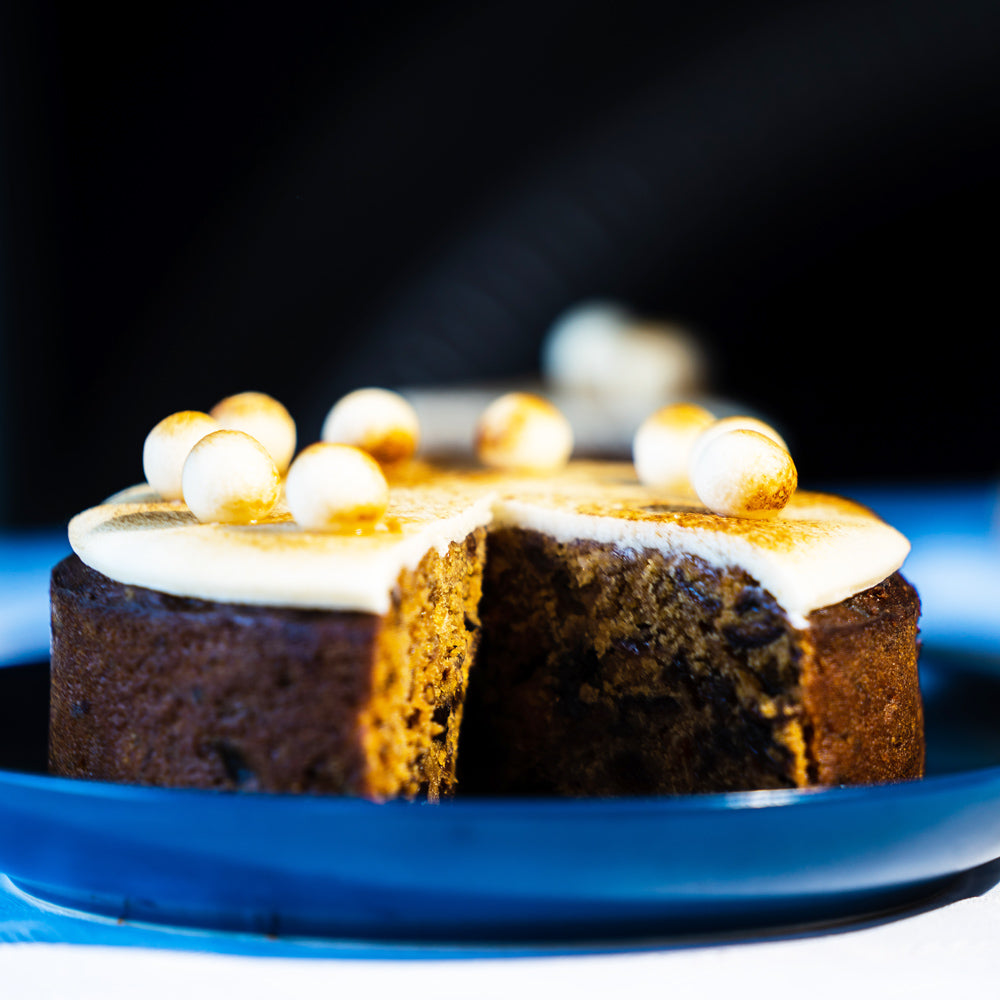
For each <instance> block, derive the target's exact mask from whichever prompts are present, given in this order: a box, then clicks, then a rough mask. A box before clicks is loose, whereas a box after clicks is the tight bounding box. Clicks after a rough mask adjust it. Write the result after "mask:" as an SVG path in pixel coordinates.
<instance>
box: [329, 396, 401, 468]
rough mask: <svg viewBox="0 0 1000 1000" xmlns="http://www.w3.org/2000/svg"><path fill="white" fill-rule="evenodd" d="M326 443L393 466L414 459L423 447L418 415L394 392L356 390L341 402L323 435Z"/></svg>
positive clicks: (330, 413)
mask: <svg viewBox="0 0 1000 1000" xmlns="http://www.w3.org/2000/svg"><path fill="white" fill-rule="evenodd" d="M320 437H321V438H322V440H323V441H328V442H331V443H333V444H349V445H353V446H354V447H356V448H361V449H362V450H363V451H366V452H368V454H369V455H371V456H372V458H374V459H375V461H376V462H379V463H381V464H382V465H392V464H394V463H396V462H402V461H405V460H406V459H408V458H412V457H413V455H414V454H415V453H416V450H417V447H418V445H419V444H420V421H419V419H418V417H417V411H416V410H415V409H414V408H413V406H412V405H411V404H410V402H409V401H408V400H406V399H404V398H403V397H402V396H401V395H400V394H399V393H398V392H393V391H392V390H390V389H377V388H372V389H356V390H355V391H354V392H349V393H348V394H347V395H346V396H344V397H343V398H342V399H340V400H338V401H337V402H336V403H335V404H334V405H333V407H332V408H331V410H330V412H329V413H328V414H327V416H326V419H325V420H324V421H323V429H322V431H321V433H320Z"/></svg>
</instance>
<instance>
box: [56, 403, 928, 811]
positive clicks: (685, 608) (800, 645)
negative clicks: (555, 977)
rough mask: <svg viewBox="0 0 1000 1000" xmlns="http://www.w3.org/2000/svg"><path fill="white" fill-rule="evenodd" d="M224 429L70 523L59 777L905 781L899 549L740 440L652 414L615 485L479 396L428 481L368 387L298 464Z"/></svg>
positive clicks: (266, 407)
mask: <svg viewBox="0 0 1000 1000" xmlns="http://www.w3.org/2000/svg"><path fill="white" fill-rule="evenodd" d="M233 399H235V400H236V402H233ZM224 402H226V404H227V405H226V406H222V404H220V407H217V408H216V409H214V410H213V411H211V412H209V413H193V412H192V411H184V412H183V413H181V414H174V415H172V416H171V418H168V419H167V420H166V421H164V422H162V423H161V425H158V426H157V428H154V431H153V432H151V433H150V435H149V437H148V438H147V441H146V449H145V452H144V469H145V472H146V479H147V482H146V483H144V484H141V485H139V486H136V487H132V488H130V489H127V490H125V491H123V492H122V493H119V494H117V495H115V496H113V497H111V498H110V499H109V500H107V501H106V502H104V503H102V504H100V505H99V506H96V507H94V508H92V509H90V510H87V511H84V512H83V513H81V514H79V515H77V516H76V517H75V518H73V519H72V521H71V522H70V526H69V537H70V542H71V545H72V548H73V550H74V551H73V554H72V555H71V556H69V557H68V558H67V559H66V560H64V561H63V562H62V563H60V564H59V565H58V566H56V567H55V569H54V571H53V574H52V671H51V678H52V685H51V690H52V700H51V727H50V766H51V770H52V771H53V772H54V773H57V774H61V775H67V776H74V777H80V778H91V779H101V780H109V781H118V782H135V783H142V784H153V785H163V786H172V787H199V788H215V789H243V790H261V791H279V792H315V793H331V794H343V795H354V796H361V797H365V798H368V799H372V800H376V801H384V800H388V799H394V798H407V799H413V798H428V799H430V800H436V799H439V798H442V797H447V796H450V795H454V794H470V795H556V796H617V795H650V794H664V793H694V792H709V791H725V790H741V789H758V788H779V787H806V786H813V785H835V784H859V783H876V782H888V781H898V780H905V779H912V778H917V777H919V776H920V775H921V774H922V771H923V757H924V742H923V719H922V708H921V698H920V691H919V686H918V679H917V649H918V617H919V599H918V596H917V594H916V592H915V591H914V589H913V588H912V587H911V586H910V585H909V584H908V583H907V582H906V581H905V579H904V578H903V577H902V576H901V575H900V573H899V570H900V567H901V566H902V564H903V561H904V559H905V557H906V555H907V553H908V550H909V545H908V542H907V541H906V539H905V538H904V537H903V536H902V535H901V534H900V533H899V532H898V531H896V530H895V529H894V528H892V527H891V526H889V525H887V524H886V523H884V522H883V521H882V520H881V519H880V518H878V517H877V516H876V515H875V514H874V513H873V512H872V511H870V510H868V509H867V508H865V507H862V506H860V505H858V504H856V503H854V502H852V501H850V500H847V499H843V498H839V497H834V496H830V495H824V494H819V493H812V492H808V491H805V490H800V489H798V484H797V473H796V470H795V467H794V463H792V461H791V456H790V455H789V453H788V450H787V446H786V445H785V443H784V442H783V441H782V440H781V438H780V436H779V435H777V434H776V432H774V431H773V429H771V428H768V427H767V425H761V424H760V423H759V421H754V420H752V419H750V418H725V419H723V420H716V419H714V418H713V417H712V415H711V414H708V413H705V412H704V411H701V410H700V409H699V408H696V407H690V406H684V405H679V406H674V407H668V408H665V409H664V410H663V411H660V412H658V413H657V414H654V415H653V416H652V417H651V418H650V420H649V421H647V422H646V424H644V425H643V427H642V428H640V431H639V432H638V433H637V434H636V439H635V451H634V461H633V462H599V461H585V460H573V459H570V457H569V456H570V452H571V450H572V431H571V430H570V428H569V427H568V425H567V424H566V422H565V421H564V419H563V418H562V417H561V415H560V414H559V413H558V411H556V410H554V409H553V408H552V407H551V405H550V404H548V403H547V402H546V401H545V400H543V399H539V398H536V397H530V398H528V397H518V398H514V399H511V398H504V399H502V400H498V401H497V403H496V405H495V406H491V407H490V408H489V411H488V412H486V413H484V414H483V417H482V420H481V421H480V424H479V426H478V427H477V428H476V441H477V451H476V456H477V457H476V458H474V459H473V460H470V461H467V462H465V463H464V464H455V463H450V464H448V465H438V464H434V463H433V462H431V461H429V460H426V459H424V458H421V457H418V455H417V450H418V444H419V427H418V426H417V424H416V423H415V422H414V420H413V419H412V414H411V413H409V412H408V410H407V408H406V406H405V401H403V400H401V399H400V398H399V397H396V396H394V394H391V393H387V392H386V391H384V390H361V391H359V392H358V393H354V394H351V395H350V396H349V397H346V398H345V400H342V401H340V402H339V403H338V404H337V407H335V408H334V410H335V411H337V412H336V413H334V412H333V411H331V415H330V417H329V418H328V420H327V422H326V424H325V425H324V429H323V435H322V436H323V440H321V441H319V442H316V443H315V444H312V445H310V446H309V447H307V448H304V449H303V450H302V451H301V452H299V454H298V455H294V423H293V422H292V421H291V418H290V417H288V415H287V411H285V410H284V408H283V407H281V406H280V404H277V403H276V402H275V401H273V400H271V399H270V397H266V396H262V395H260V394H242V395H241V396H240V397H234V398H231V399H230V400H229V401H224ZM241 407H242V409H241ZM247 414H249V416H248V415H247ZM274 434H276V436H273V435H274ZM289 440H291V446H290V445H289ZM293 456H294V457H293Z"/></svg>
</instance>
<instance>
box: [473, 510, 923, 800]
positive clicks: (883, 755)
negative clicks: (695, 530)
mask: <svg viewBox="0 0 1000 1000" xmlns="http://www.w3.org/2000/svg"><path fill="white" fill-rule="evenodd" d="M488 546H489V553H488V560H487V574H486V580H485V584H484V595H485V598H484V613H483V614H484V621H483V641H482V647H481V650H480V656H479V659H478V662H477V664H476V668H475V670H474V672H473V676H472V678H471V681H470V689H469V699H468V703H467V707H466V719H465V734H464V739H463V745H462V756H461V758H460V762H459V775H460V780H461V782H462V788H463V791H477V792H480V793H482V794H491V793H503V794H528V795H534V794H540V795H569V796H583V795H590V796H602V795H622V794H631V795H642V794H662V793H686V792H704V791H732V790H743V789H754V788H780V787H800V786H804V785H808V784H815V783H816V782H823V783H840V782H842V781H843V782H851V783H854V782H857V781H862V780H865V781H867V780H880V776H881V777H885V778H888V777H891V778H893V779H898V778H901V777H916V776H918V775H919V774H920V773H921V770H922V763H923V758H922V752H923V748H922V738H921V737H920V734H921V733H922V720H921V718H920V712H919V693H914V692H915V691H916V678H915V671H916V662H915V656H909V657H908V656H907V655H906V649H907V648H908V647H907V640H909V645H910V647H913V646H914V645H915V643H914V633H915V628H916V611H915V604H916V602H915V595H913V593H912V590H911V589H909V587H908V585H907V584H905V583H903V582H902V581H900V583H898V584H896V583H893V584H889V585H886V587H885V588H884V589H883V592H882V596H881V600H882V603H883V605H884V606H885V607H886V608H887V607H889V606H893V607H895V605H900V606H905V609H906V610H905V612H903V611H900V612H899V614H897V615H896V619H897V620H896V621H895V623H894V624H893V625H889V623H888V622H887V623H886V628H885V632H886V634H885V635H884V636H883V637H882V639H881V640H879V639H877V640H876V641H889V638H890V633H894V632H897V631H899V626H900V615H904V616H905V615H909V618H907V620H906V621H905V622H903V625H904V626H905V627H904V628H903V629H902V631H903V634H902V635H899V637H898V646H897V648H896V653H897V654H898V655H897V656H896V657H895V659H894V660H893V661H892V663H891V664H890V665H889V666H888V667H885V666H884V665H882V664H880V663H870V662H869V653H870V652H871V649H870V648H869V646H868V645H867V644H868V642H869V639H868V638H867V637H866V629H867V628H868V627H870V624H871V619H872V616H873V615H874V614H876V613H877V612H878V608H877V607H876V606H874V605H871V606H866V607H865V608H862V607H861V606H860V605H859V607H858V608H857V609H855V610H854V611H853V612H849V613H838V612H836V611H831V612H830V613H829V615H828V616H827V617H826V618H824V617H823V616H822V615H821V616H820V619H819V620H818V621H817V623H816V624H817V626H818V628H819V630H820V631H821V632H822V631H823V630H824V629H826V628H828V627H833V628H834V632H835V635H834V636H825V635H821V636H820V637H819V638H813V637H812V635H813V632H814V631H816V630H815V629H813V628H810V629H808V630H806V631H805V632H803V631H801V630H798V629H795V628H793V627H792V626H791V625H790V624H789V622H788V620H787V618H786V617H785V615H784V614H783V612H782V610H781V608H780V607H779V606H778V605H777V603H776V602H775V601H774V599H773V598H772V597H771V596H770V595H769V594H768V593H767V592H766V591H764V590H762V589H761V588H760V587H759V585H757V583H756V582H755V581H754V580H753V579H752V578H750V577H749V576H748V575H747V574H746V573H744V572H742V571H740V570H735V569H732V570H721V569H718V568H713V567H711V566H709V565H708V564H706V563H704V562H703V561H701V560H700V559H697V558H694V557H689V556H667V555H664V554H663V553H661V552H659V551H657V550H640V551H637V550H623V549H619V548H617V547H615V546H614V545H611V544H606V543H595V542H574V543H558V542H555V541H554V540H553V539H551V538H549V537H547V536H545V535H543V534H540V533H537V532H533V531H528V530H524V529H520V528H504V529H499V530H496V531H494V532H493V533H491V535H490V537H489V542H488ZM901 588H905V589H901ZM862 603H864V602H862ZM883 610H884V609H883ZM817 649H818V652H817ZM886 672H888V673H889V674H892V673H893V672H895V673H896V675H897V676H896V677H895V683H886V681H887V677H886ZM859 684H860V685H864V686H865V687H866V688H868V690H869V692H870V697H869V703H870V708H869V710H868V712H867V715H866V717H865V718H864V719H863V720H856V719H852V718H850V717H849V716H850V710H851V709H850V704H851V703H850V698H849V694H848V691H849V689H850V688H851V687H852V686H855V685H859ZM859 721H860V722H861V724H860V725H859V724H858V723H859ZM843 740H847V741H848V743H849V747H848V748H847V749H845V747H844V746H842V745H841V744H840V742H838V741H843ZM900 743H903V744H905V745H906V749H905V750H904V751H902V752H896V751H895V750H894V749H893V748H894V747H896V746H897V744H900ZM876 762H881V763H876Z"/></svg>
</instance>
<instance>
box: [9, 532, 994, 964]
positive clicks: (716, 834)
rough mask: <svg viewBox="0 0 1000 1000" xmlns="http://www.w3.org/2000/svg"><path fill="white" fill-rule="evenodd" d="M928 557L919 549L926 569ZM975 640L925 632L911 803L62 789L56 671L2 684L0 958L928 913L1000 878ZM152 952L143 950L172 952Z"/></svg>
mask: <svg viewBox="0 0 1000 1000" xmlns="http://www.w3.org/2000/svg"><path fill="white" fill-rule="evenodd" d="M887 516H890V517H891V516H892V515H891V514H887ZM911 532H912V528H911ZM911 537H912V535H911ZM980 541H982V539H980ZM980 548H982V546H980ZM919 555H920V554H919V552H918V551H917V550H916V546H915V557H917V558H918V566H919ZM991 558H992V557H991ZM993 565H994V564H993V563H990V566H991V567H992V566H993ZM989 572H992V569H990V570H989ZM912 575H913V574H911V577H912ZM915 582H917V585H918V588H920V589H921V590H922V591H923V590H924V583H923V581H920V580H917V581H915ZM946 582H947V581H938V582H937V583H936V584H935V586H937V587H938V588H939V589H940V587H942V586H944V585H945V584H946ZM960 583H961V581H960V580H958V579H952V580H951V583H950V585H951V587H952V588H955V587H957V586H959V585H960ZM925 600H926V599H925ZM994 606H996V605H994ZM976 628H977V631H976V633H975V634H976V635H979V636H981V637H985V641H983V642H972V641H971V640H967V641H964V642H962V641H959V642H955V641H954V640H955V638H956V636H959V638H960V637H961V634H962V633H961V630H960V629H953V630H949V629H948V628H939V627H937V626H935V627H934V628H933V629H931V630H929V631H928V630H927V629H926V628H925V638H926V639H927V640H928V642H927V646H926V653H925V655H924V656H923V657H922V660H921V673H922V684H923V688H924V694H925V703H926V709H927V740H928V777H927V778H926V779H924V780H921V781H917V782H906V783H902V784H898V785H890V786H882V787H873V788H834V789H824V790H811V791H788V792H751V793H740V794H726V795H705V796H685V797H674V798H651V799H628V800H626V799H623V800H607V801H601V800H598V801H551V800H534V801H522V800H506V801H480V800H466V801H461V800H460V801H454V802H449V803H444V804H440V805H435V806H431V805H426V804H402V803H398V804H390V805H382V806H377V805H372V804H369V803H366V802H361V801H356V800H349V799H338V798H323V797H317V796H281V795H268V794H239V793H217V792H199V791H188V790H166V789H154V788H138V787H132V786H116V785H110V784H103V783H97V782H83V781H70V780H66V779H60V778H53V777H49V776H47V775H45V774H44V773H42V769H43V768H44V754H45V717H46V711H47V708H46V706H47V678H46V665H45V664H44V662H39V663H27V664H25V663H20V664H17V665H14V666H8V667H6V668H4V669H2V670H0V872H3V873H4V874H5V875H6V876H8V877H9V879H10V882H4V883H0V893H2V892H6V894H7V897H8V900H14V904H12V905H14V909H15V910H16V911H17V913H19V914H20V917H19V918H18V919H19V920H20V921H21V923H20V924H19V925H18V931H17V932H16V933H15V932H14V931H11V930H10V925H8V927H7V929H6V931H5V928H4V924H3V913H4V910H3V905H2V899H0V938H2V937H3V935H4V933H7V934H8V935H9V936H11V935H13V936H16V935H17V934H19V933H21V932H22V931H23V933H24V934H25V935H27V936H30V934H32V933H35V934H42V935H43V936H44V933H45V932H44V931H43V930H39V928H44V927H45V926H48V927H49V928H52V927H57V926H58V927H61V928H62V930H61V931H60V933H62V934H63V936H64V937H66V936H71V934H70V931H68V930H67V927H68V926H69V925H68V924H66V921H67V920H70V919H71V918H72V919H76V920H77V924H76V925H75V926H76V927H77V937H78V938H81V935H80V933H79V922H80V921H81V920H86V919H90V920H91V921H92V924H91V926H92V928H94V930H93V931H92V933H91V935H90V936H89V937H87V935H85V934H84V935H82V939H86V940H100V941H105V940H113V938H114V935H113V933H112V930H113V929H115V928H118V929H119V930H120V929H121V928H123V927H125V928H127V927H132V928H137V927H142V926H151V927H158V928H161V929H167V928H172V929H174V930H175V931H178V932H180V933H182V934H191V933H197V934H200V935H202V936H201V937H198V938H196V939H192V938H190V937H187V938H184V937H182V938H181V939H180V940H187V941H192V940H193V941H194V944H195V945H196V946H198V947H206V946H208V947H221V946H222V945H220V942H223V941H228V942H230V943H231V942H232V941H233V940H234V939H233V938H232V937H231V936H230V937H228V938H227V937H226V935H233V934H236V935H241V934H244V935H245V934H248V935H251V937H252V938H253V939H254V940H256V941H257V942H258V946H259V949H262V950H266V949H267V947H269V945H270V944H271V943H274V942H280V941H286V942H287V941H293V940H295V941H303V940H311V941H313V942H317V941H325V942H333V941H341V942H342V941H345V940H347V941H354V942H361V941H364V942H369V943H373V942H374V943H381V944H380V945H377V946H379V947H383V946H388V945H395V946H398V945H399V943H400V942H411V943H419V942H425V943H437V944H438V945H439V946H440V945H441V944H442V943H449V944H450V945H456V946H458V945H461V944H462V943H463V942H464V943H467V944H472V945H476V946H481V945H483V944H484V943H488V942H492V943H494V944H498V943H499V944H502V943H504V942H506V943H507V944H509V945H513V944H517V943H520V944H521V945H522V946H525V947H529V946H530V947H541V946H542V945H543V944H544V943H548V944H549V945H551V944H552V943H557V942H565V943H571V942H580V941H586V940H601V941H605V942H607V941H613V940H619V941H621V940H636V939H638V938H639V937H648V936H650V935H652V936H656V937H657V938H662V937H663V936H664V935H667V936H672V937H674V938H675V939H677V938H689V937H696V936H699V935H704V934H710V935H719V934H726V933H736V932H738V933H745V932H748V931H754V930H755V929H756V930H759V931H763V930H764V929H768V928H772V929H773V928H775V927H787V926H789V925H795V926H799V927H801V926H803V925H826V924H828V923H830V922H836V921H841V920H845V919H858V918H859V917H862V916H866V915H872V914H876V913H884V912H887V911H893V910H896V909H897V908H900V907H911V906H914V905H921V901H926V900H928V899H931V898H933V897H934V896H935V894H936V893H940V892H942V891H947V886H948V885H949V884H952V883H953V880H954V879H955V878H956V877H957V876H959V875H960V874H961V873H967V872H969V871H971V870H972V869H975V868H977V866H982V865H985V864H987V863H988V862H991V861H993V859H996V858H1000V727H997V726H996V723H995V718H996V709H995V706H996V705H997V704H1000V671H998V670H997V669H995V666H996V656H997V649H998V646H1000V643H998V641H997V636H998V635H1000V626H998V625H997V624H996V622H995V621H994V619H993V616H992V613H991V614H990V616H989V618H988V619H987V620H983V619H980V620H978V621H977V622H976ZM0 654H2V650H0ZM0 659H2V656H0ZM22 893H23V894H27V895H22ZM39 901H41V902H39ZM18 907H20V909H18ZM61 907H67V908H69V911H67V910H62V909H60V908H61ZM67 914H69V915H67ZM74 914H75V917H74V916H73V915H74ZM29 917H30V919H29ZM60 921H62V922H63V923H62V924H60ZM46 922H48V923H47V924H46ZM29 924H30V925H31V928H34V929H33V930H32V929H30V928H29V929H27V930H25V928H26V927H27V926H28V925H29ZM98 929H100V933H98ZM182 929H183V930H182ZM192 929H195V930H192ZM149 933H153V932H146V936H145V937H142V938H140V939H139V940H140V941H141V942H142V943H164V939H163V937H162V936H161V937H159V938H156V936H155V933H154V937H153V938H152V939H150V938H149ZM109 935H110V937H109ZM175 940H176V939H175ZM227 947H228V945H227Z"/></svg>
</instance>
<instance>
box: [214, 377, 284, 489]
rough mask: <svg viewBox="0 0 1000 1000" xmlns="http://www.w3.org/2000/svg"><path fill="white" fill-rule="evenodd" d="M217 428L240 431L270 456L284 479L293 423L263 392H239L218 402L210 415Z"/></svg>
mask: <svg viewBox="0 0 1000 1000" xmlns="http://www.w3.org/2000/svg"><path fill="white" fill-rule="evenodd" d="M209 413H210V415H211V416H213V417H215V419H216V420H218V421H219V426H220V427H225V428H226V429H228V430H234V431H243V432H244V433H246V434H249V435H250V436H251V437H252V438H256V439H257V440H258V441H259V442H260V443H261V444H262V445H263V446H264V447H265V448H266V449H267V450H268V452H269V453H270V455H271V458H273V459H274V464H275V465H276V466H277V467H278V472H280V473H282V475H284V473H285V472H287V471H288V466H289V464H290V463H291V461H292V456H293V455H294V454H295V440H296V432H295V421H294V420H293V419H292V415H291V414H290V413H289V412H288V410H287V409H285V407H284V406H283V405H282V404H281V403H279V402H278V400H276V399H274V398H273V397H271V396H268V395H267V394H266V393H263V392H240V393H237V394H236V395H235V396H227V397H226V398H225V399H223V400H220V401H219V402H218V403H216V404H215V406H213V407H212V409H211V410H210V411H209Z"/></svg>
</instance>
